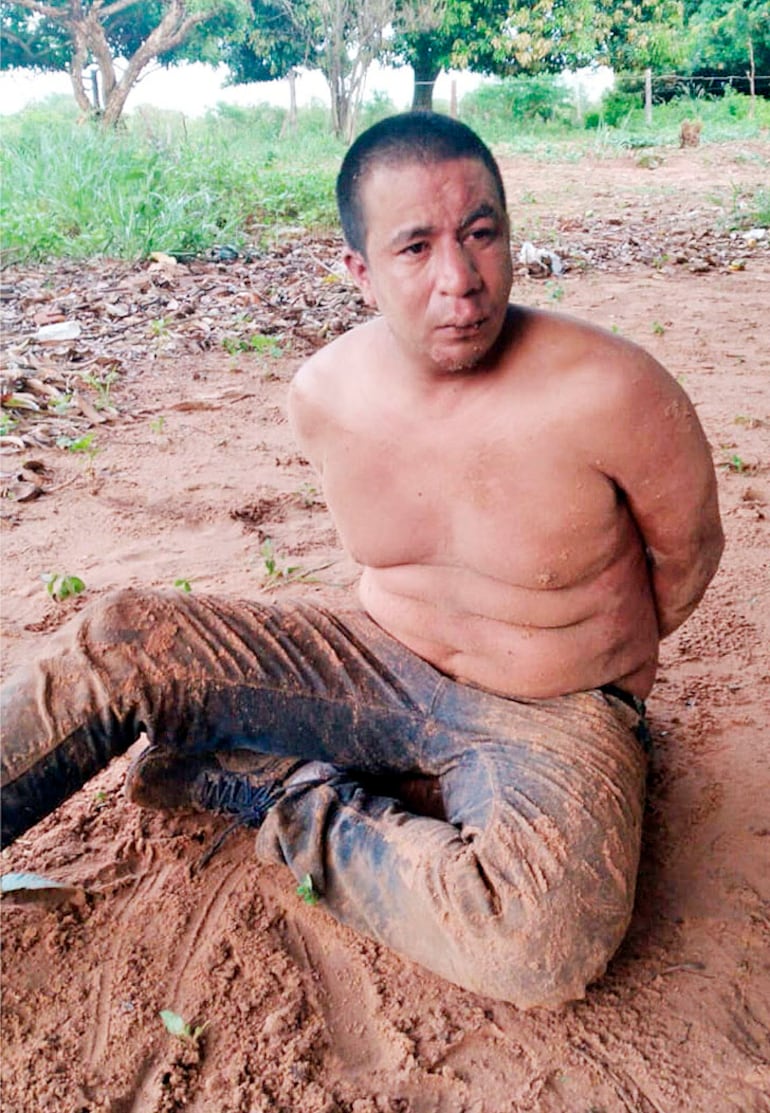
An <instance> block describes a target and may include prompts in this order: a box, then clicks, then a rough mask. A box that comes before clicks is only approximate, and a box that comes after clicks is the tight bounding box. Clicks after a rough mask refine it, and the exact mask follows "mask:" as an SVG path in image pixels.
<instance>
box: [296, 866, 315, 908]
mask: <svg viewBox="0 0 770 1113" xmlns="http://www.w3.org/2000/svg"><path fill="white" fill-rule="evenodd" d="M297 896H298V897H302V899H303V900H304V902H305V904H309V905H311V906H312V905H314V904H318V902H319V900H320V899H321V898H320V897H319V895H318V893H317V892H316V889H315V886H314V884H313V878H312V877H311V876H310V874H309V873H306V874H305V876H304V877H303V878H302V880H301V881H300V883H299V885H298V886H297Z"/></svg>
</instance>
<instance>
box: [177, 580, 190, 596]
mask: <svg viewBox="0 0 770 1113" xmlns="http://www.w3.org/2000/svg"><path fill="white" fill-rule="evenodd" d="M174 587H175V588H176V589H177V590H178V591H183V592H184V593H185V595H189V594H190V592H191V591H192V586H191V584H190V581H189V580H185V579H179V580H174Z"/></svg>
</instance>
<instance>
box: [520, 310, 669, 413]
mask: <svg viewBox="0 0 770 1113" xmlns="http://www.w3.org/2000/svg"><path fill="white" fill-rule="evenodd" d="M522 334H523V338H524V343H525V344H526V346H527V349H528V351H529V352H530V353H531V354H532V355H533V356H534V362H535V363H536V364H537V363H540V360H539V359H538V353H542V362H543V363H544V364H546V367H545V371H546V378H550V377H551V376H553V377H555V378H558V379H559V380H560V385H561V387H562V389H565V390H568V389H569V387H570V385H571V384H572V385H574V387H575V389H576V390H577V391H580V392H586V391H587V392H588V396H589V397H595V396H596V394H597V393H598V392H605V391H608V392H609V398H617V397H619V396H626V395H628V394H639V393H642V394H644V393H645V392H646V391H649V390H654V391H656V392H657V391H659V390H660V388H661V387H662V386H666V387H667V386H669V385H670V384H673V385H674V386H675V383H674V380H673V378H672V376H671V375H670V374H669V372H668V371H666V369H665V368H664V367H663V366H662V365H661V364H660V363H659V362H658V360H656V359H655V357H654V356H653V355H652V354H651V353H650V352H649V351H647V349H646V348H643V347H642V346H641V345H640V344H638V343H636V342H635V341H633V340H630V339H628V338H627V337H624V336H621V335H620V334H619V333H615V332H611V331H609V330H608V329H605V328H601V327H600V326H598V325H595V324H593V323H592V322H590V321H585V320H581V319H579V318H577V317H571V316H569V315H568V314H564V313H553V312H549V311H547V310H539V309H532V310H526V311H525V316H524V325H523V329H522ZM609 398H608V400H609Z"/></svg>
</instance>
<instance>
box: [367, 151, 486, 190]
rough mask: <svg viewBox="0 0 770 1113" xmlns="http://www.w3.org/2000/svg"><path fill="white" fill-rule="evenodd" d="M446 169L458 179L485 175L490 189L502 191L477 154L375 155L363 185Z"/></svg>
mask: <svg viewBox="0 0 770 1113" xmlns="http://www.w3.org/2000/svg"><path fill="white" fill-rule="evenodd" d="M442 171H443V172H444V173H445V174H447V175H451V176H452V177H455V178H457V179H458V180H461V179H465V180H467V181H468V182H469V183H470V182H478V181H479V179H481V180H483V181H484V182H486V183H488V184H489V187H490V189H491V190H492V191H493V192H494V193H495V194H497V193H498V192H499V191H498V188H497V183H496V182H495V179H494V177H493V175H492V173H491V171H490V170H489V168H488V167H487V166H486V165H485V164H484V162H483V161H482V160H481V159H480V158H474V157H473V156H472V155H461V156H458V157H456V158H442V159H439V158H431V159H426V158H419V157H415V156H411V155H406V156H400V157H396V158H379V159H375V160H374V161H373V162H371V163H370V164H369V165H368V166H367V167H366V169H365V170H364V173H363V175H362V176H361V179H360V185H359V188H360V189H361V190H362V191H366V188H367V186H368V185H370V184H371V183H373V182H377V184H387V182H388V180H389V179H391V180H393V179H395V178H396V177H402V178H403V177H404V176H405V175H408V174H415V175H419V174H424V175H425V176H434V175H436V174H437V173H438V174H439V175H440V174H441V173H442Z"/></svg>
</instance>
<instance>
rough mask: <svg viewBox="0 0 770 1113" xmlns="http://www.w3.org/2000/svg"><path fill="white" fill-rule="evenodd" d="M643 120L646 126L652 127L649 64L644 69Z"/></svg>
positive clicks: (650, 73) (650, 71)
mask: <svg viewBox="0 0 770 1113" xmlns="http://www.w3.org/2000/svg"><path fill="white" fill-rule="evenodd" d="M644 122H645V124H646V125H647V127H648V128H651V127H652V70H651V69H650V67H649V66H648V67H647V69H646V70H645V71H644Z"/></svg>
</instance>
